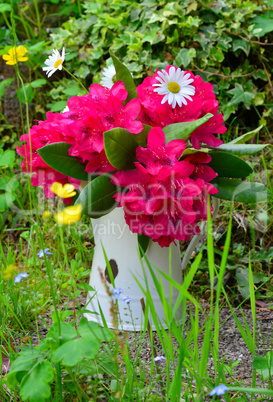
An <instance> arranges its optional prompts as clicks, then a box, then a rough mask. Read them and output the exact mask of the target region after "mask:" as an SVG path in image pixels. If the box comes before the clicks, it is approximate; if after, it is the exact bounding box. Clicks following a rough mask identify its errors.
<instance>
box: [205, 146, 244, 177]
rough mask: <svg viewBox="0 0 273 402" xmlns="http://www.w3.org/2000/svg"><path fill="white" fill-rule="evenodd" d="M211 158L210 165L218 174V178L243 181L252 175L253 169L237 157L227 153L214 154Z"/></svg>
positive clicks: (211, 154)
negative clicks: (242, 179)
mask: <svg viewBox="0 0 273 402" xmlns="http://www.w3.org/2000/svg"><path fill="white" fill-rule="evenodd" d="M210 156H211V161H210V163H209V164H208V165H209V166H210V167H211V168H212V169H213V170H214V171H215V172H216V173H218V177H231V178H236V179H241V178H244V177H247V176H248V175H249V174H250V173H252V168H251V167H250V166H249V165H248V164H247V163H246V162H244V161H243V160H242V159H240V158H237V156H233V155H230V154H228V153H225V152H212V153H210Z"/></svg>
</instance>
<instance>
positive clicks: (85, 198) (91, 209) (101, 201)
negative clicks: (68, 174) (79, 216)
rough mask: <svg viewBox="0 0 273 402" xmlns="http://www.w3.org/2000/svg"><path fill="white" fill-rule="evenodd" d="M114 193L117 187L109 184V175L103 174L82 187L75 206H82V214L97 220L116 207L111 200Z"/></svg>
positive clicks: (115, 203) (114, 202)
mask: <svg viewBox="0 0 273 402" xmlns="http://www.w3.org/2000/svg"><path fill="white" fill-rule="evenodd" d="M116 192H117V187H116V186H115V185H114V184H113V183H111V176H110V174H109V173H108V174H103V175H101V176H98V177H96V178H95V179H94V180H92V181H91V183H89V184H87V186H85V187H84V189H83V190H82V192H81V193H80V195H79V197H78V199H77V201H76V203H75V204H81V205H82V207H83V213H84V214H86V215H88V216H91V218H99V217H101V216H103V215H106V214H108V213H109V212H111V211H112V210H113V209H114V208H115V207H116V206H117V205H118V203H117V202H116V201H115V200H114V198H113V195H114V194H115V193H116Z"/></svg>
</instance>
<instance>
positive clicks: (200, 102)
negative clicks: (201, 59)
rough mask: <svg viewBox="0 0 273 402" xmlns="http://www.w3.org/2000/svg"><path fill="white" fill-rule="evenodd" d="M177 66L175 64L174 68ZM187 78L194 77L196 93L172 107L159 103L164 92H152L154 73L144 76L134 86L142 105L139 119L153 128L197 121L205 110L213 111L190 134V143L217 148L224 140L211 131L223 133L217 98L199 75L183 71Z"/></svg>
mask: <svg viewBox="0 0 273 402" xmlns="http://www.w3.org/2000/svg"><path fill="white" fill-rule="evenodd" d="M171 67H172V66H167V67H166V69H165V70H166V71H167V72H169V70H170V68H171ZM174 68H175V69H177V68H176V67H174ZM185 73H186V74H189V75H190V76H189V78H190V79H192V80H193V82H191V86H193V87H194V89H195V93H194V95H191V99H192V100H188V101H187V105H185V104H182V106H181V107H180V106H179V105H176V107H175V108H173V107H172V105H169V104H168V103H167V102H166V103H164V104H162V103H161V102H162V99H163V95H159V94H158V93H157V92H155V87H154V86H153V85H155V84H158V80H157V79H156V78H157V77H160V76H159V75H158V72H156V73H155V74H154V75H153V76H152V77H147V78H145V80H144V81H143V83H142V84H140V85H139V86H138V87H137V94H138V99H139V102H140V105H141V110H140V114H139V121H141V122H142V123H145V124H148V125H150V126H152V127H165V126H167V125H169V124H173V123H180V122H186V121H193V120H197V119H199V118H201V117H203V116H205V115H206V114H207V113H211V114H213V117H211V118H210V119H209V120H208V121H207V122H206V123H204V124H202V126H200V127H198V128H197V129H196V130H195V131H193V132H192V134H191V143H192V145H193V147H194V148H196V149H200V143H204V144H207V145H209V146H213V147H217V146H219V145H221V144H222V143H223V142H222V141H221V140H219V139H217V138H215V136H214V135H213V134H223V133H224V132H225V131H226V127H224V126H223V116H222V114H219V113H218V101H217V100H216V98H215V95H214V93H213V86H212V85H211V84H210V83H208V82H203V80H202V78H201V77H200V76H198V75H196V76H195V75H193V73H192V72H190V71H186V72H185Z"/></svg>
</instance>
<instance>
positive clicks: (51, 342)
mask: <svg viewBox="0 0 273 402" xmlns="http://www.w3.org/2000/svg"><path fill="white" fill-rule="evenodd" d="M53 319H54V320H55V321H56V319H55V317H54V316H53ZM60 328H61V338H59V324H58V323H57V322H55V323H54V324H53V325H52V326H51V327H50V329H49V331H48V333H47V335H46V345H47V346H48V347H50V348H51V349H56V348H57V347H58V346H59V345H60V344H62V343H64V342H67V341H70V340H72V339H74V338H76V337H77V336H78V333H77V331H76V329H75V327H73V325H72V324H69V323H67V322H62V323H61V324H60Z"/></svg>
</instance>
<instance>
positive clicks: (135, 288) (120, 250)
mask: <svg viewBox="0 0 273 402" xmlns="http://www.w3.org/2000/svg"><path fill="white" fill-rule="evenodd" d="M123 215H124V213H123V209H122V208H115V209H114V210H113V211H112V212H110V213H109V214H107V215H105V216H103V217H101V218H99V219H92V226H93V233H94V238H95V244H96V246H95V252H94V257H93V262H92V272H91V277H90V285H91V286H92V287H93V288H94V289H95V290H96V292H89V293H88V299H87V300H88V301H89V300H90V298H91V297H93V298H92V300H91V301H90V302H89V303H88V305H87V307H86V308H87V309H88V310H89V311H92V312H97V313H99V307H98V302H99V303H100V306H101V308H102V310H103V313H104V317H105V319H106V322H107V325H108V326H109V327H110V328H111V327H113V325H112V318H111V314H110V307H111V299H112V298H111V297H110V296H109V295H108V294H107V291H106V288H105V286H104V284H103V283H102V281H101V276H100V271H101V272H103V274H104V272H105V268H106V262H105V258H104V254H103V249H102V245H103V247H104V249H105V252H106V255H107V257H108V260H111V259H112V260H115V261H116V263H117V266H118V275H117V276H116V278H115V287H116V288H122V289H123V291H124V294H122V295H121V296H120V298H119V299H118V303H119V311H120V318H121V320H122V324H121V325H120V327H119V328H120V329H124V330H134V329H135V330H140V329H141V327H142V320H143V318H144V316H143V313H142V309H141V304H140V299H141V298H142V297H144V295H143V293H142V291H141V289H140V287H139V285H138V284H137V282H136V281H135V279H134V276H135V277H136V278H137V279H138V280H139V281H140V283H141V284H142V285H143V287H144V289H145V288H146V285H145V279H144V275H143V269H142V266H141V262H140V260H139V255H138V252H137V235H136V234H133V233H131V232H130V230H129V227H128V225H126V223H125V220H124V216H123ZM171 247H172V267H171V270H172V272H171V275H172V278H173V279H174V280H175V281H177V282H179V283H180V284H182V271H181V257H180V249H179V247H176V246H175V245H172V246H171ZM146 256H147V258H148V260H149V262H150V264H151V265H152V266H156V267H157V268H159V269H160V270H162V271H164V272H165V273H166V274H168V275H169V274H170V272H169V248H168V247H164V248H162V247H160V246H159V245H158V244H157V243H154V242H152V241H150V244H149V247H148V250H147V252H146ZM143 260H144V259H142V261H143ZM143 264H144V266H145V267H146V270H145V272H146V276H147V280H148V283H149V289H150V292H151V295H152V298H153V302H154V305H155V308H156V311H157V314H158V318H159V319H160V320H161V321H162V322H163V321H164V318H165V314H164V310H163V306H162V303H161V301H160V298H159V295H158V293H157V291H156V290H155V287H154V282H153V280H152V278H151V275H150V272H149V269H148V268H147V266H146V264H145V261H143ZM154 273H155V274H156V276H157V277H159V275H160V274H159V273H158V272H157V270H156V269H154ZM161 277H162V276H161ZM162 282H163V286H164V293H165V296H167V297H168V298H169V297H170V296H169V295H170V285H169V282H168V281H166V280H165V279H164V278H162ZM109 287H110V289H112V285H109ZM177 295H178V291H177V289H175V288H174V287H172V301H173V304H174V303H175V301H176V298H177ZM124 296H129V297H130V298H131V301H130V309H131V312H132V316H133V321H134V322H133V323H132V319H131V317H130V312H129V310H128V304H126V303H125V302H124V301H123V297H124ZM144 300H145V297H144ZM178 314H179V313H178ZM85 316H86V317H87V318H88V320H91V321H98V322H99V323H102V320H101V317H100V315H96V314H91V313H85ZM179 318H180V317H179ZM151 324H152V326H153V323H152V322H151ZM153 328H154V326H153Z"/></svg>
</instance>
